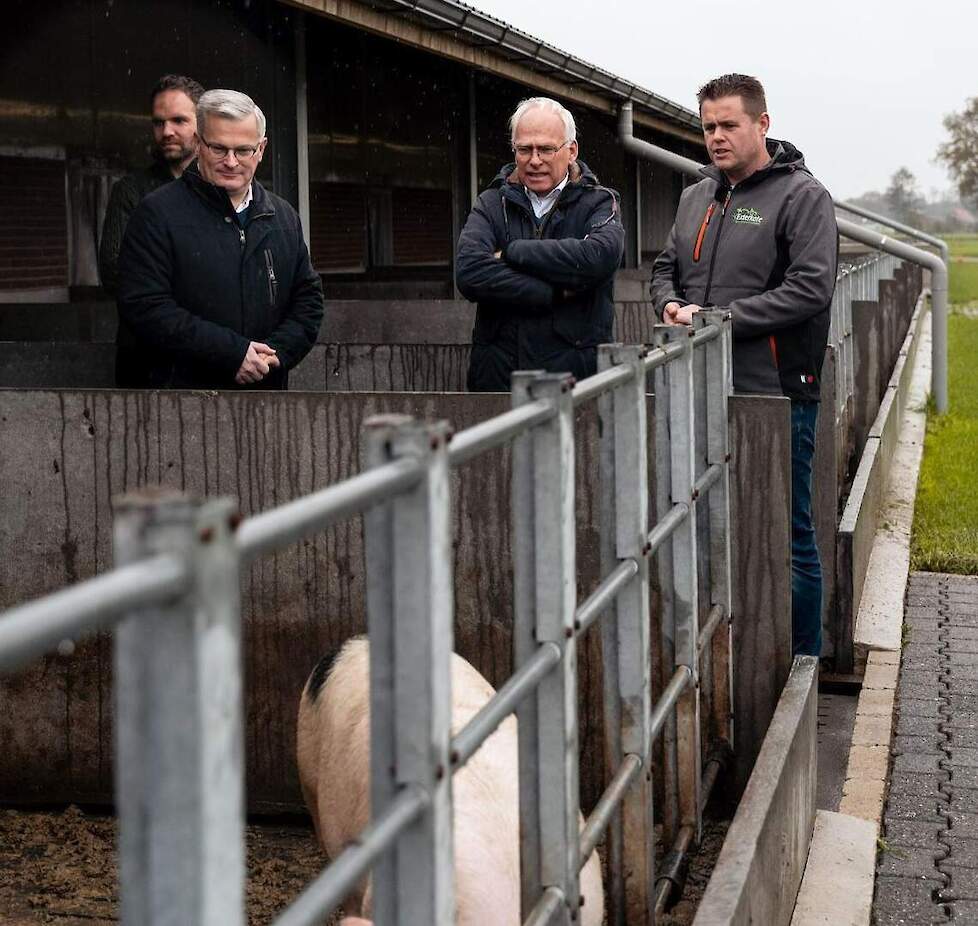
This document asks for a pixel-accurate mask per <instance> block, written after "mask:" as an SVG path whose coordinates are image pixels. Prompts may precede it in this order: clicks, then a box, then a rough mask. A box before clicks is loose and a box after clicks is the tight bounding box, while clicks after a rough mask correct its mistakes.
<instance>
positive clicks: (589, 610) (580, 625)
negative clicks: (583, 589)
mask: <svg viewBox="0 0 978 926" xmlns="http://www.w3.org/2000/svg"><path fill="white" fill-rule="evenodd" d="M637 573H638V563H636V562H635V560H633V559H626V560H622V561H621V563H620V564H619V565H618V566H616V567H615V568H614V569H613V570H612V571H611V572H610V573H609V574H608V575H607V576H606V577H605V578H604V579H603V580H602V582H601V584H600V585H599V586H598V587H597V588H596V589H595V590H594V591H593V592H591V594H590V595H588V597H587V599H586V600H585V601H584V603H583V604H582V605H581V606H580V607H579V608H578V609H577V613H576V614H575V615H574V629H575V630H576V631H577V634H578V636H580V635H581V634H583V633H585V632H586V631H587V629H588V627H590V626H591V625H592V624H593V623H594V622H595V621H596V620H597V619H598V618H599V617H600V616H601V614H602V612H603V611H604V609H605V608H607V607H608V605H610V604H611V602H612V601H614V600H615V596H616V595H617V594H618V593H619V592H620V591H621V590H622V589H623V588H624V587H625V586H626V585H627V584H628V583H629V581H631V579H632V578H633V577H634V576H635V575H636V574H637Z"/></svg>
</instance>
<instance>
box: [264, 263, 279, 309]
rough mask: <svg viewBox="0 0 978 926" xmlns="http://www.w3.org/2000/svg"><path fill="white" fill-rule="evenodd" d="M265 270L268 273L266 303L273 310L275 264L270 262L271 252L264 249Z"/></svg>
mask: <svg viewBox="0 0 978 926" xmlns="http://www.w3.org/2000/svg"><path fill="white" fill-rule="evenodd" d="M265 268H266V270H267V271H268V301H269V302H270V303H271V306H272V308H273V309H274V308H275V290H276V289H278V280H277V279H275V264H274V263H273V261H272V252H271V250H270V249H269V248H265Z"/></svg>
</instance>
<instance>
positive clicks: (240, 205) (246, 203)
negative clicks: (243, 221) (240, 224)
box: [234, 183, 253, 212]
mask: <svg viewBox="0 0 978 926" xmlns="http://www.w3.org/2000/svg"><path fill="white" fill-rule="evenodd" d="M252 198H253V197H252V191H251V184H250V183H249V184H248V192H247V193H245V198H244V199H243V200H241V202H240V203H238V205H237V206H235V207H234V211H235V212H244V211H245V209H247V208H248V207H249V206H250V205H251V200H252Z"/></svg>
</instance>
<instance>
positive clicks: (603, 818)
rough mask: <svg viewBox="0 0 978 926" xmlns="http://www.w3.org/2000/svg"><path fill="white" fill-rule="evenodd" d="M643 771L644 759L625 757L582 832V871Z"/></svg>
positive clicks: (630, 755) (632, 756)
mask: <svg viewBox="0 0 978 926" xmlns="http://www.w3.org/2000/svg"><path fill="white" fill-rule="evenodd" d="M641 771H642V759H641V757H639V756H636V755H634V754H629V755H627V756H625V758H624V760H623V761H622V763H621V765H620V766H618V771H617V772H615V776H614V778H612V779H611V781H610V782H609V783H608V787H607V788H605V790H604V793H603V794H602V795H601V797H600V799H599V800H598V803H597V804H595V805H594V810H592V811H591V816H589V817H588V818H587V823H586V824H585V825H584V829H582V830H581V869H582V870H583V869H584V866H585V865H586V864H587V860H588V859H589V858H590V857H591V853H592V852H593V851H594V850H595V848H597V845H598V843H599V842H601V837H602V836H603V835H604V831H605V830H606V829H607V828H608V824H609V823H610V822H611V818H612V816H613V815H614V812H615V811H616V810H617V809H618V805H619V804H620V803H621V802H622V800H623V798H624V797H625V792H626V791H627V790H628V789H629V788H630V787H631V785H632V782H633V781H634V780H635V776H636V775H638V774H639V772H641Z"/></svg>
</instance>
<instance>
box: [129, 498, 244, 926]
mask: <svg viewBox="0 0 978 926" xmlns="http://www.w3.org/2000/svg"><path fill="white" fill-rule="evenodd" d="M233 512H234V505H233V503H232V502H231V501H229V500H225V499H222V500H217V501H211V502H206V503H203V504H201V503H199V502H196V501H194V500H191V499H190V498H188V497H186V496H184V495H182V494H179V493H175V492H168V491H159V490H157V491H152V492H150V491H144V492H137V493H133V494H132V495H128V496H124V497H123V498H121V499H119V500H118V501H117V502H116V520H115V531H114V542H115V559H116V563H117V564H118V565H125V564H127V563H132V562H135V561H137V560H140V559H144V558H146V557H149V556H153V555H155V554H158V553H174V554H179V555H181V556H183V557H185V558H186V562H187V564H188V568H189V569H190V570H191V575H192V579H191V584H190V588H189V591H188V592H187V593H186V594H184V595H182V596H180V597H179V598H176V599H174V600H173V601H172V602H169V603H168V604H165V605H161V606H157V607H152V608H146V609H144V610H141V611H138V612H133V613H131V614H129V615H127V616H126V617H125V618H124V619H123V620H122V621H121V622H120V624H119V626H118V629H117V631H116V635H115V730H116V767H115V778H116V805H117V808H118V813H119V857H120V884H121V919H122V922H123V923H127V924H132V926H136V924H138V926H187V924H192V926H235V924H242V923H243V922H244V874H245V866H244V772H243V746H242V743H243V719H242V694H241V688H242V685H241V651H240V591H239V584H240V583H239V574H238V554H237V549H236V547H235V545H234V542H233V537H232V533H231V526H230V524H231V518H232V514H233Z"/></svg>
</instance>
